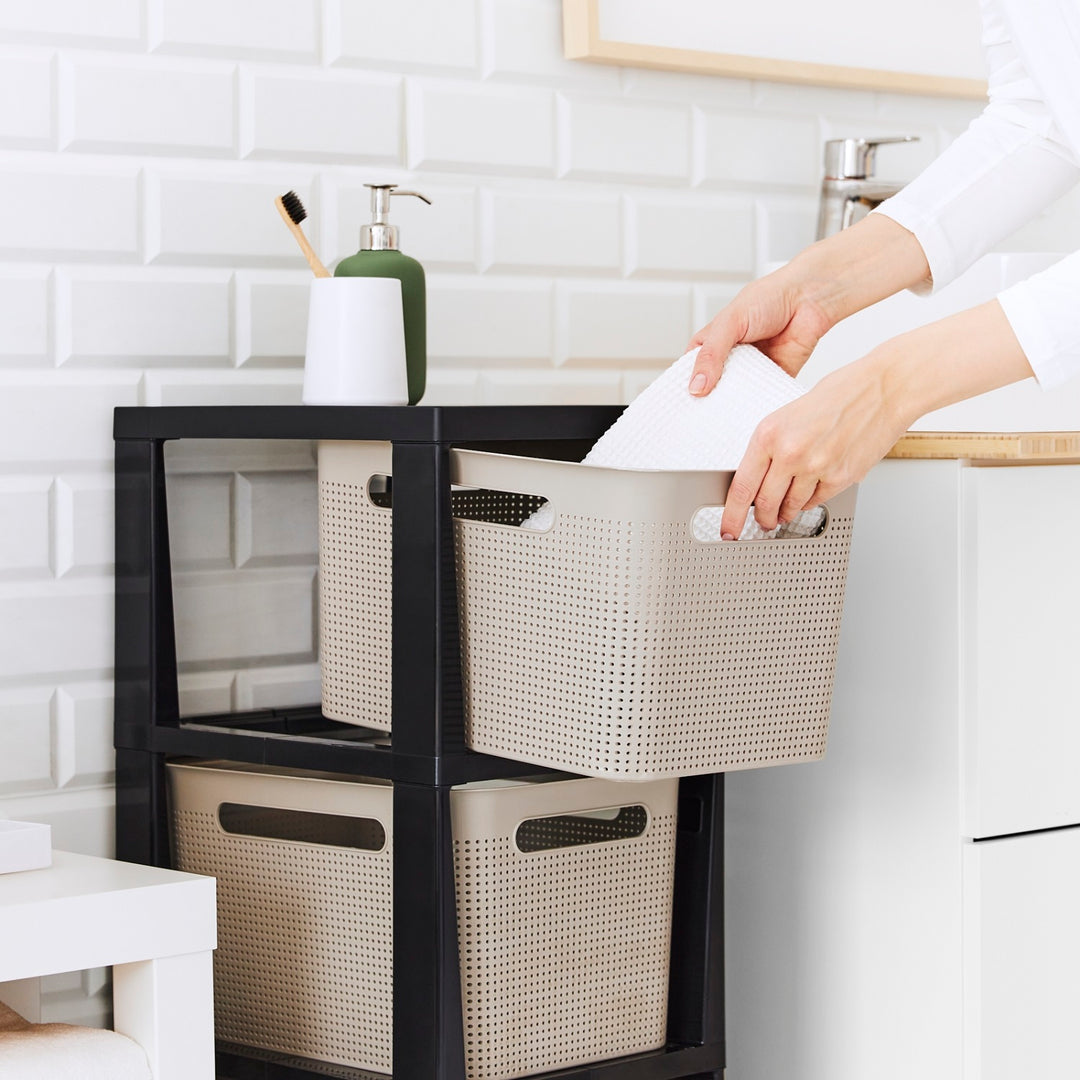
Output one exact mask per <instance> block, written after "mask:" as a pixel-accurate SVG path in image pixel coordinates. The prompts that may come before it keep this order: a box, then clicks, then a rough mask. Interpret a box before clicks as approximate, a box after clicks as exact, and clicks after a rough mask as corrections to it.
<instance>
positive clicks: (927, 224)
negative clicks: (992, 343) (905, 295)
mask: <svg viewBox="0 0 1080 1080" xmlns="http://www.w3.org/2000/svg"><path fill="white" fill-rule="evenodd" d="M980 2H981V7H982V16H983V45H984V46H985V48H986V56H987V65H988V68H989V103H988V104H987V106H986V108H985V110H984V111H983V113H982V114H981V115H980V116H979V117H978V118H977V119H976V120H974V121H973V122H972V123H971V125H970V127H969V128H968V129H967V131H965V132H964V134H963V135H961V136H960V137H959V138H958V139H957V140H956V141H955V142H954V143H953V144H952V145H951V146H950V147H949V148H948V149H947V150H946V151H945V152H944V153H943V154H942V155H941V156H940V157H939V158H938V159H937V160H936V161H934V162H933V164H931V165H930V166H929V167H928V168H927V169H926V170H925V171H924V172H922V173H921V174H920V175H919V176H918V177H916V179H915V180H913V181H912V182H911V183H910V184H908V185H907V186H906V187H905V188H904V189H903V190H902V191H901V192H900V193H899V194H898V195H895V196H893V197H892V198H891V199H888V200H887V201H886V202H884V203H882V204H881V206H880V207H878V210H877V211H876V212H877V213H882V214H884V215H886V216H887V217H890V218H892V219H893V220H894V221H896V222H897V223H898V224H900V225H902V226H904V228H906V229H909V230H910V231H911V232H912V233H914V234H915V237H916V239H917V240H918V241H919V243H920V244H921V245H922V248H923V251H924V252H925V254H926V258H927V261H928V263H929V264H930V273H931V276H932V278H933V288H934V289H939V288H941V287H942V286H943V285H946V284H948V283H949V282H950V281H952V280H953V278H955V277H956V276H957V275H958V274H960V273H962V272H963V271H964V270H966V269H967V268H968V267H969V266H970V265H971V264H972V263H973V262H974V261H975V260H976V259H977V258H978V257H979V256H980V255H982V254H984V253H985V252H986V251H988V250H989V249H990V248H992V247H993V246H994V245H995V244H996V243H997V242H998V241H999V240H1001V239H1003V238H1004V237H1006V236H1008V235H1009V234H1010V233H1011V232H1013V231H1014V230H1015V229H1017V228H1018V227H1019V226H1020V225H1022V224H1023V223H1024V222H1025V221H1027V220H1029V219H1030V218H1031V217H1033V216H1034V215H1035V214H1037V213H1038V212H1039V211H1040V210H1042V209H1044V208H1045V207H1046V206H1048V205H1049V204H1050V203H1051V202H1053V201H1054V200H1055V199H1057V198H1058V197H1059V196H1061V195H1062V194H1064V193H1065V192H1066V191H1067V190H1068V189H1069V188H1070V187H1072V186H1073V185H1074V184H1076V183H1077V181H1080V0H980ZM998 299H999V301H1000V303H1001V306H1002V308H1003V309H1004V311H1005V315H1006V317H1007V318H1008V320H1009V323H1010V325H1011V326H1012V329H1013V332H1014V333H1015V334H1016V337H1017V339H1018V340H1019V342H1020V346H1021V348H1023V350H1024V353H1025V355H1026V356H1027V359H1028V362H1029V363H1030V364H1031V368H1032V370H1033V371H1034V373H1035V377H1036V378H1037V379H1038V381H1039V383H1040V384H1041V385H1042V386H1043V387H1050V386H1054V385H1057V384H1059V383H1062V382H1065V381H1066V380H1067V379H1071V378H1072V377H1074V376H1076V375H1080V252H1076V253H1075V254H1073V255H1068V256H1066V257H1065V258H1063V259H1062V260H1061V261H1060V262H1058V263H1056V264H1055V265H1053V266H1052V267H1050V268H1049V269H1048V270H1044V271H1043V272H1042V273H1040V274H1036V275H1035V276H1033V277H1031V278H1028V279H1027V280H1026V281H1023V282H1020V283H1019V284H1017V285H1014V286H1012V288H1010V289H1007V290H1006V291H1005V292H1003V293H1002V294H1001V295H1000V296H999V297H998Z"/></svg>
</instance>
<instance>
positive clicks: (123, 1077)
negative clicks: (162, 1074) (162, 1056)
mask: <svg viewBox="0 0 1080 1080" xmlns="http://www.w3.org/2000/svg"><path fill="white" fill-rule="evenodd" d="M0 1077H11V1080H16V1078H18V1080H152V1077H151V1074H150V1065H149V1064H148V1062H147V1060H146V1053H145V1052H144V1050H143V1048H142V1047H141V1046H139V1044H138V1043H136V1042H134V1041H132V1040H131V1039H129V1038H128V1037H127V1036H126V1035H120V1034H117V1032H115V1031H101V1030H99V1029H98V1028H85V1027H74V1026H72V1025H71V1024H31V1023H28V1022H27V1021H26V1020H24V1019H23V1018H22V1017H21V1016H20V1015H19V1014H18V1013H17V1012H14V1011H12V1010H11V1009H9V1008H8V1007H7V1006H6V1005H3V1004H0Z"/></svg>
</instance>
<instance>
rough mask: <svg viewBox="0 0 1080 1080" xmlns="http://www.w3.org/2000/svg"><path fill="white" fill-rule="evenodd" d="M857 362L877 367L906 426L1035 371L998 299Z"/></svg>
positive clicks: (920, 330) (914, 332) (893, 341)
mask: <svg viewBox="0 0 1080 1080" xmlns="http://www.w3.org/2000/svg"><path fill="white" fill-rule="evenodd" d="M857 363H859V364H865V365H867V367H868V368H869V369H870V370H873V371H876V372H877V373H878V375H879V377H880V379H881V381H882V388H883V392H884V395H885V398H886V399H887V400H888V401H890V402H892V403H893V404H894V407H895V408H896V411H897V420H898V422H899V423H900V424H902V426H903V429H904V430H906V429H907V428H908V427H910V426H911V424H913V423H914V422H915V421H916V420H918V419H919V417H921V416H925V415H926V414H927V413H928V412H933V411H934V410H935V409H942V408H944V407H945V406H946V405H953V404H955V403H956V402H958V401H964V400H966V399H967V398H970V397H975V396H976V395H977V394H984V393H986V392H987V391H989V390H997V389H998V388H999V387H1002V386H1008V385H1009V384H1010V383H1014V382H1019V381H1020V380H1021V379H1029V378H1031V376H1032V370H1031V365H1030V364H1029V363H1028V360H1027V357H1026V356H1025V355H1024V351H1023V349H1022V348H1021V347H1020V343H1019V341H1017V339H1016V335H1015V334H1014V333H1013V331H1012V327H1011V326H1010V325H1009V320H1008V319H1007V318H1006V317H1005V312H1004V311H1003V310H1002V308H1001V305H1000V304H999V303H998V302H997V300H990V301H988V302H987V303H985V304H980V305H979V306H978V307H974V308H969V309H968V310H967V311H961V312H959V313H958V314H956V315H950V316H949V317H948V318H945V319H940V320H938V321H937V322H933V323H930V324H929V325H927V326H921V327H919V328H918V329H916V330H911V331H909V332H908V333H906V334H901V335H899V337H895V338H892V339H891V340H889V341H886V342H884V343H883V344H882V345H879V346H878V347H877V348H876V349H874V350H873V352H871V353H869V354H868V355H867V356H866V357H865V358H864V359H863V360H860V361H857Z"/></svg>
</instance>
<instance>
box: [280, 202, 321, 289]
mask: <svg viewBox="0 0 1080 1080" xmlns="http://www.w3.org/2000/svg"><path fill="white" fill-rule="evenodd" d="M274 205H275V206H276V207H277V208H278V213H279V214H280V215H281V218H282V220H283V221H284V222H285V224H286V225H288V227H289V231H290V232H291V233H292V234H293V236H295V237H296V242H297V243H298V244H299V245H300V250H301V251H302V252H303V253H304V258H305V259H307V261H308V266H310V267H311V271H312V273H313V274H314V275H315V276H316V277H330V271H329V270H327V269H326V267H325V266H323V264H322V263H321V262H320V261H319V256H318V255H316V254H315V252H314V251H313V250H312V247H311V245H310V244H309V243H308V238H307V237H306V236H305V235H304V231H303V229H301V228H300V222H301V221H303V220H304V218H306V217H307V211H306V210H305V209H304V204H303V203H302V202H301V201H300V196H299V195H297V194H296V192H295V191H287V192H285V194H284V195H279V196H278V197H277V198H276V199H275V200H274Z"/></svg>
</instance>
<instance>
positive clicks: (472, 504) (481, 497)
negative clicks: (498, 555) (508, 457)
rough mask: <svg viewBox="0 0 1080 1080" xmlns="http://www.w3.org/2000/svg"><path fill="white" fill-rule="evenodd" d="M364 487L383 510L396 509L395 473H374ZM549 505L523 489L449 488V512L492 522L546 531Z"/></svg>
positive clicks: (552, 516)
mask: <svg viewBox="0 0 1080 1080" xmlns="http://www.w3.org/2000/svg"><path fill="white" fill-rule="evenodd" d="M365 490H366V491H367V495H368V499H369V500H370V501H371V503H372V505H373V506H377V507H378V508H379V509H380V510H392V509H393V506H394V478H393V477H392V476H388V475H387V474H386V473H374V474H373V475H372V476H370V477H368V481H367V484H366V485H365ZM549 506H550V503H549V502H548V500H547V499H546V498H545V497H544V496H543V495H528V494H525V493H523V492H520V491H496V490H494V489H492V488H476V487H463V486H460V485H454V487H452V488H451V490H450V512H451V513H452V514H453V516H454V517H456V518H465V519H466V520H468V521H484V522H487V523H488V524H491V525H512V526H514V527H515V528H521V529H526V530H530V531H533V532H546V531H547V530H548V529H550V528H551V526H552V524H554V514H553V513H552V511H550V510H547V509H544V508H546V507H549ZM537 511H540V513H539V514H538V513H537ZM548 518H550V519H551V520H548Z"/></svg>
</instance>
